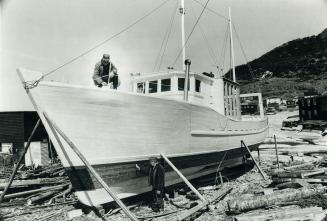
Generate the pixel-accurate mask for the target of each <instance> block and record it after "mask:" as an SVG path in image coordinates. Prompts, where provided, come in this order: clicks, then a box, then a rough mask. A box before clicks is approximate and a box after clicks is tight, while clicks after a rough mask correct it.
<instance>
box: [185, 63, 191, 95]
mask: <svg viewBox="0 0 327 221" xmlns="http://www.w3.org/2000/svg"><path fill="white" fill-rule="evenodd" d="M185 65H186V69H185V81H184V101H188V85H189V81H190V66H191V60H190V59H186V60H185Z"/></svg>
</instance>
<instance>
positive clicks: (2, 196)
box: [0, 119, 41, 203]
mask: <svg viewBox="0 0 327 221" xmlns="http://www.w3.org/2000/svg"><path fill="white" fill-rule="evenodd" d="M40 123H41V120H40V119H39V120H38V121H37V122H36V124H35V126H34V128H33V131H32V133H31V135H30V137H29V138H28V140H27V143H26V146H25V147H24V150H23V153H22V155H20V157H19V160H18V162H17V164H16V166H15V167H14V170H13V172H12V174H11V176H10V179H9V182H8V185H7V186H6V188H5V189H4V190H3V192H2V194H1V196H0V203H1V202H2V200H3V198H4V196H5V195H6V192H7V191H8V189H9V187H10V185H11V184H12V182H13V181H14V178H15V175H16V173H17V171H18V168H19V166H20V164H21V162H22V161H23V159H24V156H25V154H26V152H27V150H28V148H29V146H30V144H31V141H32V137H33V135H34V133H35V131H36V129H37V128H38V127H39V125H40Z"/></svg>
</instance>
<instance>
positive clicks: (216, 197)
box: [177, 187, 233, 220]
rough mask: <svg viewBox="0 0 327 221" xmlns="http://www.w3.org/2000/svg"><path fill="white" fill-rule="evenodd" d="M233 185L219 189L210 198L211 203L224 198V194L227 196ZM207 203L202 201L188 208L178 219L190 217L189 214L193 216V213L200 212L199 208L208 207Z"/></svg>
mask: <svg viewBox="0 0 327 221" xmlns="http://www.w3.org/2000/svg"><path fill="white" fill-rule="evenodd" d="M232 189H233V188H232V187H229V188H227V189H220V190H219V191H218V193H216V194H215V195H214V196H213V197H212V198H211V199H209V203H213V202H215V201H217V200H219V199H221V198H223V197H224V196H226V195H227V194H228V193H229V192H230V191H232ZM206 206H207V204H205V203H202V204H199V205H197V206H195V207H193V208H191V209H189V210H187V211H186V212H184V213H182V214H180V215H179V216H177V218H178V220H184V219H186V218H188V217H189V216H191V215H192V214H194V213H196V212H198V211H199V210H201V209H203V208H204V207H206Z"/></svg>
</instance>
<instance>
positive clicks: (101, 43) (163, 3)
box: [42, 0, 170, 78]
mask: <svg viewBox="0 0 327 221" xmlns="http://www.w3.org/2000/svg"><path fill="white" fill-rule="evenodd" d="M168 1H170V0H166V1H164V2H162V3H161V4H160V5H158V6H157V7H155V8H154V9H152V10H151V11H150V12H148V13H147V14H145V15H144V16H142V17H141V18H139V19H137V20H136V21H135V22H133V23H132V24H130V25H128V26H127V27H125V28H123V29H122V30H120V31H119V32H118V33H116V34H114V35H112V36H111V37H109V38H107V39H105V40H104V41H102V42H100V43H98V44H97V45H95V46H94V47H92V48H90V49H88V50H87V51H85V52H83V53H82V54H80V55H79V56H77V57H75V58H72V59H71V60H69V61H67V62H65V63H64V64H62V65H60V66H59V67H57V68H55V69H53V70H51V71H49V72H47V73H46V74H44V75H43V76H42V78H43V77H46V76H48V75H50V74H52V73H54V72H56V71H57V70H59V69H61V68H63V67H64V66H66V65H68V64H71V63H73V62H74V61H76V60H77V59H79V58H81V57H83V56H84V55H86V54H88V53H90V52H91V51H93V50H95V49H96V48H98V47H100V46H101V45H103V44H105V43H107V42H108V41H110V40H112V39H113V38H115V37H117V36H118V35H120V34H122V33H124V32H125V31H127V30H129V29H130V28H132V27H133V26H134V25H136V24H137V23H139V22H140V21H142V20H144V19H145V18H146V17H148V16H150V15H151V14H153V13H154V12H155V11H157V10H158V9H160V8H161V7H162V6H164V5H165V4H166V3H167V2H168Z"/></svg>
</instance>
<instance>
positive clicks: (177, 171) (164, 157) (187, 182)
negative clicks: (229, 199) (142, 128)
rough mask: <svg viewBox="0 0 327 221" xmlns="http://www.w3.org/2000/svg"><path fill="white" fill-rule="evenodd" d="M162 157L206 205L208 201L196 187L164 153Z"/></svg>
mask: <svg viewBox="0 0 327 221" xmlns="http://www.w3.org/2000/svg"><path fill="white" fill-rule="evenodd" d="M161 156H162V158H163V159H164V160H165V161H166V162H167V163H168V164H169V166H170V167H171V168H173V170H174V171H175V172H176V173H177V174H178V176H179V177H180V178H181V179H182V180H183V181H184V182H185V183H186V185H187V186H188V187H189V188H190V189H191V190H192V191H193V192H194V193H195V194H196V195H197V196H198V197H199V199H200V200H201V201H202V202H203V203H205V204H206V205H208V204H209V203H208V201H207V200H206V199H205V198H204V197H203V196H202V195H201V194H200V193H199V191H198V190H197V189H195V188H194V186H193V185H192V184H191V183H190V182H189V181H188V180H187V179H186V178H185V177H184V175H183V174H182V173H181V172H179V170H178V169H177V168H176V167H175V166H174V164H173V163H172V162H171V161H170V160H169V159H168V158H167V157H166V156H165V155H164V154H161ZM208 208H209V209H210V210H211V211H213V208H212V207H210V206H208Z"/></svg>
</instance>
